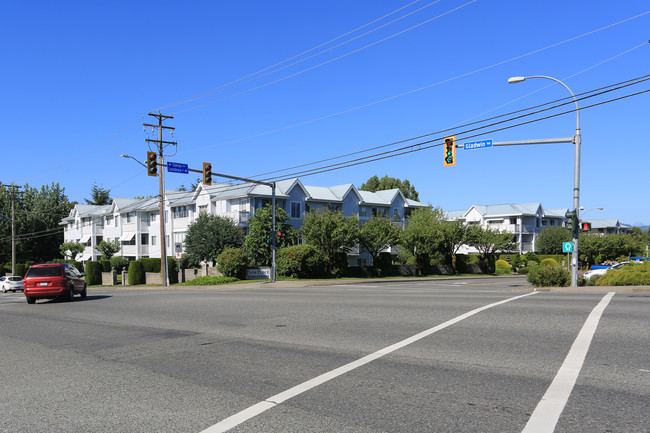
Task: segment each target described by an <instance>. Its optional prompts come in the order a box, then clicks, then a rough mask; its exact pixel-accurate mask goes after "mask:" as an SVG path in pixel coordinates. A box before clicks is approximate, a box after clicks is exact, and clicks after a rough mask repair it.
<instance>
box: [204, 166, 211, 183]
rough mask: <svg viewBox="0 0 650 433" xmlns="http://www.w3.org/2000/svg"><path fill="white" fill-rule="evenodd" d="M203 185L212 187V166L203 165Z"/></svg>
mask: <svg viewBox="0 0 650 433" xmlns="http://www.w3.org/2000/svg"><path fill="white" fill-rule="evenodd" d="M203 185H212V164H210V163H209V162H204V163H203Z"/></svg>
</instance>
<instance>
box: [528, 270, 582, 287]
mask: <svg viewBox="0 0 650 433" xmlns="http://www.w3.org/2000/svg"><path fill="white" fill-rule="evenodd" d="M527 280H528V282H529V283H531V284H532V285H533V286H535V287H566V286H568V285H569V283H570V282H571V272H569V271H567V270H566V269H564V268H561V267H560V266H555V267H546V266H535V267H532V268H530V271H529V272H528V277H527Z"/></svg>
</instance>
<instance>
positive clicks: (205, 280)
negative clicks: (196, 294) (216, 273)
mask: <svg viewBox="0 0 650 433" xmlns="http://www.w3.org/2000/svg"><path fill="white" fill-rule="evenodd" d="M236 281H239V278H235V277H196V278H195V279H193V280H190V281H186V282H184V283H181V286H216V285H218V284H228V283H234V282H236Z"/></svg>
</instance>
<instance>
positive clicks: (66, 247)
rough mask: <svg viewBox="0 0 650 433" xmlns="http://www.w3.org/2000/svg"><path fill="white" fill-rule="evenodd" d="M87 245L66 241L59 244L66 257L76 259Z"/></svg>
mask: <svg viewBox="0 0 650 433" xmlns="http://www.w3.org/2000/svg"><path fill="white" fill-rule="evenodd" d="M85 249H86V247H85V246H84V245H83V244H82V243H80V242H64V243H62V244H61V245H60V246H59V251H61V255H62V256H63V258H64V259H71V260H76V258H77V256H78V255H79V254H81V253H83V252H84V250H85Z"/></svg>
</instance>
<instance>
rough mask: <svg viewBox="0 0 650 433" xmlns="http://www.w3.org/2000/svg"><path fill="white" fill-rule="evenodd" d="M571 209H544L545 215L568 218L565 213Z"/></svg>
mask: <svg viewBox="0 0 650 433" xmlns="http://www.w3.org/2000/svg"><path fill="white" fill-rule="evenodd" d="M568 211H569V208H566V207H564V208H559V209H544V216H545V217H549V218H566V217H565V215H566V213H567V212H568Z"/></svg>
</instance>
